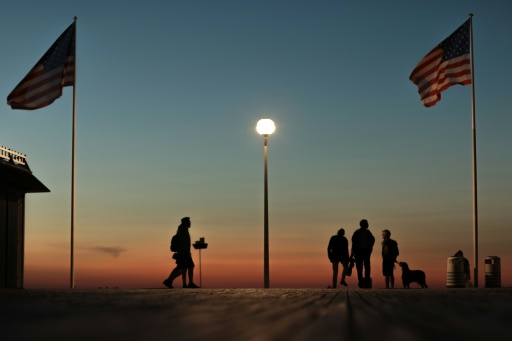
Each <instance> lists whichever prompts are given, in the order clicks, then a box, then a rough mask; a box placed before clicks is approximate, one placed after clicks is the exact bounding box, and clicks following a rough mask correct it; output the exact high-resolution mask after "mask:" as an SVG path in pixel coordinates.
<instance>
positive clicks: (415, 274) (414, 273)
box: [398, 262, 428, 289]
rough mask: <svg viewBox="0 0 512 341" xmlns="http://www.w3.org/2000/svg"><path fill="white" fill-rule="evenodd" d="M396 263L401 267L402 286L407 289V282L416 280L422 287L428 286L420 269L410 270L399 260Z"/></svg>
mask: <svg viewBox="0 0 512 341" xmlns="http://www.w3.org/2000/svg"><path fill="white" fill-rule="evenodd" d="M398 265H400V267H401V268H402V283H403V284H404V288H407V289H409V284H411V283H413V282H416V283H418V284H419V285H421V287H422V288H428V286H427V282H425V278H426V276H425V273H424V272H423V271H421V270H410V269H409V265H407V263H405V262H399V263H398Z"/></svg>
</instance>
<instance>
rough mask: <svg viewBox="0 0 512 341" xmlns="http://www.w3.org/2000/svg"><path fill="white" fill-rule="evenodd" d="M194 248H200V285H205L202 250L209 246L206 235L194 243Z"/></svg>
mask: <svg viewBox="0 0 512 341" xmlns="http://www.w3.org/2000/svg"><path fill="white" fill-rule="evenodd" d="M192 246H193V247H194V249H196V250H199V286H200V287H201V288H202V287H203V278H202V275H201V250H202V249H206V248H207V247H208V243H205V242H204V237H201V238H199V240H198V241H196V242H195V243H194V244H193V245H192Z"/></svg>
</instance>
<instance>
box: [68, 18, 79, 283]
mask: <svg viewBox="0 0 512 341" xmlns="http://www.w3.org/2000/svg"><path fill="white" fill-rule="evenodd" d="M76 19H77V17H76V16H75V17H74V20H75V51H74V52H75V67H74V69H73V74H74V75H73V82H74V84H73V134H72V143H71V144H72V151H71V246H70V247H71V253H70V254H71V262H70V264H71V269H70V284H69V285H70V287H71V289H73V288H74V287H75V259H74V256H75V198H76V191H75V186H76Z"/></svg>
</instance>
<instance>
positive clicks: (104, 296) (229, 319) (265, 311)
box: [0, 288, 512, 341]
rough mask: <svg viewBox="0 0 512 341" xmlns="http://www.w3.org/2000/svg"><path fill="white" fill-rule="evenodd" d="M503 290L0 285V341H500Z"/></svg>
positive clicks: (508, 294) (507, 317)
mask: <svg viewBox="0 0 512 341" xmlns="http://www.w3.org/2000/svg"><path fill="white" fill-rule="evenodd" d="M511 321H512V288H502V289H409V290H407V289H395V290H384V289H366V290H365V289H137V290H129V289H104V290H92V289H91V290H82V289H75V290H34V289H29V290H5V289H0V331H1V337H0V339H1V340H6V341H11V340H258V341H260V340H263V341H264V340H338V341H339V340H356V341H357V340H436V341H438V340H453V341H458V340H492V339H495V340H507V339H510V338H511V337H512V322H511Z"/></svg>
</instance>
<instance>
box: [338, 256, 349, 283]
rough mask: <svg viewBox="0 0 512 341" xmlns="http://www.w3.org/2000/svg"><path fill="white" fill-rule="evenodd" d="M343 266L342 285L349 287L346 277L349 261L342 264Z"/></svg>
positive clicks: (346, 260)
mask: <svg viewBox="0 0 512 341" xmlns="http://www.w3.org/2000/svg"><path fill="white" fill-rule="evenodd" d="M341 265H343V271H342V272H341V281H340V284H341V285H344V286H347V282H345V277H346V276H347V269H348V259H345V260H343V261H342V262H341Z"/></svg>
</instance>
